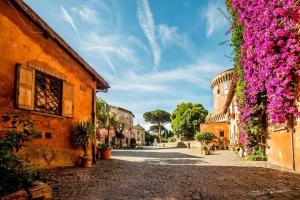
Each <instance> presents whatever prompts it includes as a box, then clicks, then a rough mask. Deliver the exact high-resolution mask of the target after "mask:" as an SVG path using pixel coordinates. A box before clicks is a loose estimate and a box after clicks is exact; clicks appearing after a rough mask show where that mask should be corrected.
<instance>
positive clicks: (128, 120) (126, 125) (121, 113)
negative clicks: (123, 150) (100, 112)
mask: <svg viewBox="0 0 300 200" xmlns="http://www.w3.org/2000/svg"><path fill="white" fill-rule="evenodd" d="M109 111H110V114H111V115H115V116H116V117H117V118H118V119H120V120H121V121H122V122H123V127H122V133H123V135H124V138H123V139H120V138H118V137H117V135H116V133H115V132H114V131H113V130H110V131H109V134H108V132H107V130H105V129H102V130H101V133H102V138H103V139H102V140H103V142H104V140H105V138H107V139H108V141H109V142H110V143H111V142H113V143H114V144H115V145H117V146H118V145H119V146H121V147H122V146H125V145H126V146H129V145H130V139H131V134H132V128H133V118H134V114H133V113H132V112H131V111H129V110H126V109H125V108H121V107H118V106H113V105H109Z"/></svg>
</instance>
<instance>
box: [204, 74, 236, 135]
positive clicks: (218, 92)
mask: <svg viewBox="0 0 300 200" xmlns="http://www.w3.org/2000/svg"><path fill="white" fill-rule="evenodd" d="M232 76H233V69H228V70H226V71H223V72H221V73H219V74H217V75H216V76H215V77H214V78H213V79H212V80H211V82H210V83H211V89H212V98H213V112H212V113H209V114H208V116H207V117H206V119H205V123H202V124H200V131H210V132H213V133H214V134H215V136H216V137H217V138H220V137H223V138H226V139H229V126H228V116H227V115H226V114H224V113H223V110H224V107H225V102H226V99H227V96H228V93H229V88H230V85H231V80H232Z"/></svg>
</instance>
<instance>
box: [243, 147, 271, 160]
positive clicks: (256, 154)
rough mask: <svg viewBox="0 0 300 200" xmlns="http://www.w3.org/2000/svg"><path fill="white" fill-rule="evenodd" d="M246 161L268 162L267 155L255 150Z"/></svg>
mask: <svg viewBox="0 0 300 200" xmlns="http://www.w3.org/2000/svg"><path fill="white" fill-rule="evenodd" d="M246 159H247V160H252V161H256V160H257V161H265V160H267V155H266V154H265V153H264V152H263V151H261V150H257V149H254V150H253V151H252V153H251V154H250V155H249V156H247V158H246Z"/></svg>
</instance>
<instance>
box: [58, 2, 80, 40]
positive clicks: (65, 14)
mask: <svg viewBox="0 0 300 200" xmlns="http://www.w3.org/2000/svg"><path fill="white" fill-rule="evenodd" d="M60 10H61V12H62V13H61V16H62V17H63V19H64V20H65V21H66V22H67V23H69V24H70V25H71V26H72V28H73V29H74V30H75V32H76V33H77V34H78V30H77V27H76V26H75V24H74V21H73V18H72V17H71V15H69V13H68V12H67V10H66V9H65V8H64V7H63V6H60Z"/></svg>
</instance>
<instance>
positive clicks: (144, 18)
mask: <svg viewBox="0 0 300 200" xmlns="http://www.w3.org/2000/svg"><path fill="white" fill-rule="evenodd" d="M137 15H138V20H139V24H140V26H141V28H142V29H143V31H144V33H145V35H146V37H147V39H148V41H149V44H150V47H151V49H152V53H153V57H154V67H155V69H157V68H158V67H159V64H160V56H161V50H160V47H159V45H158V44H157V41H156V37H155V24H154V19H153V15H152V12H151V9H150V7H149V3H148V1H147V0H141V1H138V13H137Z"/></svg>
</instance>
